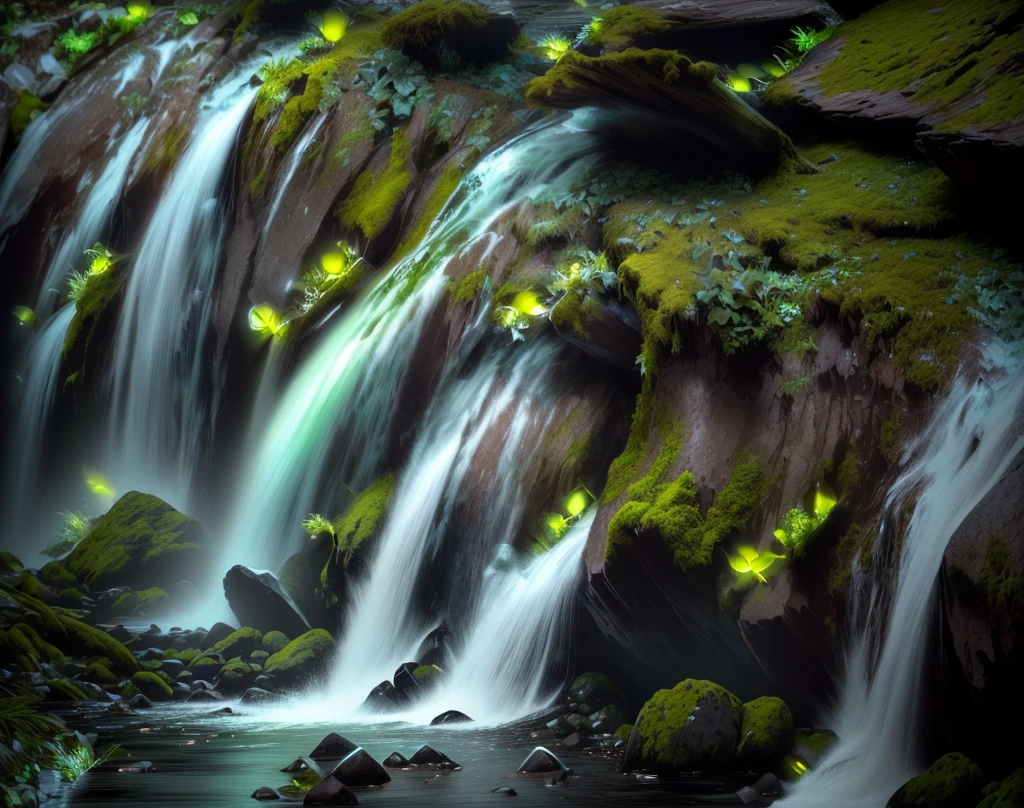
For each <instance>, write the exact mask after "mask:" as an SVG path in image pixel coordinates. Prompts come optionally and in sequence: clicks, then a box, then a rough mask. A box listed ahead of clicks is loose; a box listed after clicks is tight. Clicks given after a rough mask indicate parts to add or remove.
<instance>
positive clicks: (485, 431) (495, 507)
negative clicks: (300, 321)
mask: <svg viewBox="0 0 1024 808" xmlns="http://www.w3.org/2000/svg"><path fill="white" fill-rule="evenodd" d="M557 347H558V346H557V344H554V343H553V342H552V341H550V340H542V339H538V340H536V341H534V342H533V343H531V344H530V345H528V346H525V347H521V349H520V350H517V351H515V354H514V355H513V357H512V358H511V359H510V360H509V362H508V363H504V362H502V358H503V357H502V356H501V354H500V353H499V354H492V355H491V356H490V357H489V358H488V359H487V360H485V361H482V362H481V363H480V365H479V366H478V367H477V368H476V369H475V370H474V371H473V372H472V373H470V374H469V375H468V377H467V378H465V379H458V380H455V381H453V382H452V383H451V384H449V385H447V386H446V389H445V390H444V391H443V392H442V393H441V394H439V395H438V396H437V398H436V399H435V400H434V402H433V404H432V405H431V407H430V409H429V411H428V412H427V415H426V417H425V419H424V423H423V427H422V429H421V432H420V436H419V438H418V439H417V441H416V445H415V446H414V448H413V450H412V453H411V456H410V459H409V463H408V465H407V467H406V468H405V469H404V470H403V471H402V474H401V477H400V481H399V483H398V486H397V489H396V491H395V494H394V499H393V503H392V506H391V508H390V514H389V516H388V519H387V523H386V525H385V526H384V529H383V531H382V532H381V535H380V537H379V539H378V540H377V546H376V547H375V548H374V558H373V564H372V569H371V572H370V575H369V577H368V579H367V580H366V581H364V582H363V583H362V584H361V585H360V586H359V587H358V591H357V592H356V594H355V597H354V602H353V610H352V613H351V615H350V617H349V621H348V625H349V627H348V630H347V631H346V633H345V637H344V639H343V640H342V643H341V651H340V657H339V663H338V666H337V668H336V669H335V676H334V682H335V685H334V688H333V692H334V703H335V705H338V706H340V707H341V708H342V709H343V710H347V711H355V710H356V709H357V708H358V707H359V706H360V705H361V704H362V701H363V699H364V698H365V697H366V694H367V693H369V692H370V690H371V689H372V688H373V687H375V686H376V685H378V684H379V683H380V682H381V680H382V679H390V678H391V675H392V674H393V673H394V671H395V669H396V668H397V667H398V666H399V665H400V664H402V663H403V662H408V661H410V660H414V659H415V658H414V656H413V655H414V654H415V652H416V650H417V646H418V645H419V643H420V641H421V640H422V638H423V636H424V634H425V633H426V632H427V631H428V630H429V628H431V626H429V625H426V624H423V623H422V622H421V621H420V620H419V619H418V618H417V616H416V615H415V613H414V608H413V593H414V591H415V590H416V584H417V581H418V579H419V578H420V574H421V571H422V570H423V568H424V566H425V564H426V563H427V562H428V560H429V559H431V558H433V557H436V556H437V554H438V551H439V549H440V547H441V544H442V542H443V540H444V538H445V535H446V533H447V531H448V529H449V526H450V525H449V517H450V515H451V514H452V512H453V511H454V510H455V506H456V503H457V501H458V500H459V498H460V496H464V495H465V493H466V491H465V489H464V485H463V484H464V483H467V482H469V478H468V477H467V475H469V474H470V472H471V471H476V473H477V475H480V474H481V469H479V468H478V467H474V466H473V461H474V458H475V457H476V455H477V452H478V450H479V449H480V448H481V444H482V443H483V441H484V440H485V439H489V440H490V441H494V440H496V439H497V436H498V435H500V436H501V446H502V451H501V452H500V454H499V456H498V458H497V461H496V465H495V467H494V468H487V469H485V470H483V474H482V476H483V479H484V484H483V485H480V484H479V483H477V485H476V486H475V487H474V488H475V490H474V493H473V496H474V497H478V498H479V500H480V501H481V502H482V503H485V505H484V507H485V508H486V509H487V513H488V517H487V518H486V519H485V523H486V524H485V526H484V529H483V530H482V531H481V536H480V539H479V541H476V542H475V545H476V546H477V547H479V548H481V549H482V550H483V552H482V553H479V554H478V563H477V564H476V565H475V566H478V567H479V568H480V571H481V572H482V568H483V564H484V563H486V560H487V557H489V556H490V554H491V550H492V548H493V547H494V546H495V545H497V544H508V543H511V541H512V540H513V539H514V538H515V535H514V534H515V531H516V530H517V528H518V526H519V522H520V518H519V516H520V514H519V508H520V503H521V502H522V499H523V494H524V492H523V491H522V490H521V486H520V485H518V484H516V483H517V482H521V481H522V479H523V476H524V474H525V471H526V468H527V467H528V466H529V462H530V460H531V458H532V455H533V453H534V451H535V450H536V448H537V446H538V445H539V443H540V442H541V440H542V438H543V435H544V429H545V427H546V426H547V425H548V422H549V419H550V415H549V414H548V413H549V412H550V409H549V407H547V406H545V397H544V393H545V392H548V390H549V388H550V387H551V379H550V374H549V373H548V372H546V370H547V368H548V367H549V366H550V364H551V362H552V360H553V359H554V357H555V354H556V352H557ZM506 364H508V365H510V367H508V368H507V369H506V367H505V365H506ZM507 481H511V482H512V484H506V482H507ZM473 482H476V479H474V480H473ZM492 515H493V517H494V518H493V519H492V518H491V517H492ZM488 526H491V527H493V528H494V529H493V530H487V527H488ZM470 532H472V531H470ZM463 555H467V554H463ZM473 567H474V564H473V563H472V561H471V560H470V559H469V558H465V557H463V558H460V574H459V576H457V577H458V578H461V579H465V578H467V577H470V576H472V575H473V574H474V569H473ZM462 600H463V602H462V603H460V604H459V606H460V608H461V609H462V610H468V609H470V608H471V606H470V604H472V603H473V602H474V601H475V598H474V597H472V596H469V597H465V596H464V597H463V598H462Z"/></svg>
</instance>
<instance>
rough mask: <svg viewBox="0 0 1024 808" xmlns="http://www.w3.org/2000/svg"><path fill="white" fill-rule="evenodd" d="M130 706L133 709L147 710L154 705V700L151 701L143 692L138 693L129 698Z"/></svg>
mask: <svg viewBox="0 0 1024 808" xmlns="http://www.w3.org/2000/svg"><path fill="white" fill-rule="evenodd" d="M128 706H129V707H131V708H132V709H133V710H147V709H149V708H150V707H152V706H153V702H151V701H150V700H149V699H148V698H147V697H146V696H145V695H143V694H142V693H136V694H135V695H134V696H132V697H131V698H130V699H128Z"/></svg>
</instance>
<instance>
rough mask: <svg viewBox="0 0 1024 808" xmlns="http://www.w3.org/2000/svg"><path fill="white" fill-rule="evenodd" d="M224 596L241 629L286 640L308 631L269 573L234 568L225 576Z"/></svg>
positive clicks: (272, 575) (286, 596) (281, 588)
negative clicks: (280, 635)
mask: <svg viewBox="0 0 1024 808" xmlns="http://www.w3.org/2000/svg"><path fill="white" fill-rule="evenodd" d="M224 595H225V596H226V597H227V599H228V605H229V606H231V611H232V612H234V614H235V617H237V618H238V621H239V622H240V623H241V624H242V625H243V626H251V627H253V628H255V629H258V630H259V631H260V632H262V633H264V634H266V633H267V632H269V631H280V632H283V633H284V634H285V635H287V636H289V637H298V636H299V635H300V634H305V633H306V632H307V631H309V626H308V625H307V624H306V620H305V618H304V617H303V616H302V615H301V614H300V613H299V610H298V608H297V607H296V606H295V604H294V603H293V602H292V600H291V598H289V597H288V595H287V593H286V592H285V591H284V588H283V587H282V586H281V584H280V583H279V582H278V580H277V577H276V576H275V575H274V574H273V573H272V572H267V571H265V570H253V569H250V568H249V567H245V566H243V565H241V564H237V565H235V566H234V567H232V568H231V569H230V570H228V574H227V575H225V576H224Z"/></svg>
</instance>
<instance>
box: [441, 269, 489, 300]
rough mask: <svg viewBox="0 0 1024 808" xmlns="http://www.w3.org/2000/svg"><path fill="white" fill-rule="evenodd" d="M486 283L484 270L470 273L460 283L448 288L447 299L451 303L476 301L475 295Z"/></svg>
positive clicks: (485, 271)
mask: <svg viewBox="0 0 1024 808" xmlns="http://www.w3.org/2000/svg"><path fill="white" fill-rule="evenodd" d="M486 282H487V270H486V269H478V270H477V271H476V272H470V273H469V274H468V275H467V276H466V277H464V278H463V279H462V280H461V281H458V282H456V283H453V284H452V285H451V286H449V287H448V299H449V300H450V301H451V302H452V303H466V302H468V301H470V300H476V297H477V295H479V294H480V292H481V291H482V290H483V288H484V284H485V283H486Z"/></svg>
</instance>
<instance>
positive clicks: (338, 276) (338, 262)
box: [299, 241, 362, 313]
mask: <svg viewBox="0 0 1024 808" xmlns="http://www.w3.org/2000/svg"><path fill="white" fill-rule="evenodd" d="M361 261H362V258H360V257H359V256H357V255H356V251H355V250H354V249H352V248H351V247H349V246H348V245H347V244H346V243H345V242H343V241H339V242H338V243H337V249H336V250H331V251H329V252H326V253H324V254H323V255H322V256H320V263H319V264H318V265H314V266H311V267H310V268H309V269H307V270H306V271H305V272H304V273H303V274H302V277H301V278H300V279H299V286H300V287H301V289H302V302H301V303H300V304H299V308H300V310H301V311H302V312H303V313H305V312H307V311H309V310H310V309H311V308H313V306H315V305H316V304H317V303H318V302H320V300H321V299H322V298H323V297H324V296H325V295H326V294H327V293H328V292H329V291H330V290H331V288H332V287H333V286H334V285H335V284H336V283H338V281H341V280H349V279H352V278H353V273H355V272H356V271H357V269H358V266H359V263H360V262H361Z"/></svg>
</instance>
